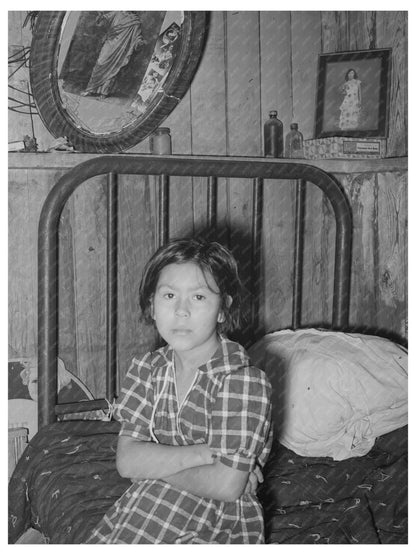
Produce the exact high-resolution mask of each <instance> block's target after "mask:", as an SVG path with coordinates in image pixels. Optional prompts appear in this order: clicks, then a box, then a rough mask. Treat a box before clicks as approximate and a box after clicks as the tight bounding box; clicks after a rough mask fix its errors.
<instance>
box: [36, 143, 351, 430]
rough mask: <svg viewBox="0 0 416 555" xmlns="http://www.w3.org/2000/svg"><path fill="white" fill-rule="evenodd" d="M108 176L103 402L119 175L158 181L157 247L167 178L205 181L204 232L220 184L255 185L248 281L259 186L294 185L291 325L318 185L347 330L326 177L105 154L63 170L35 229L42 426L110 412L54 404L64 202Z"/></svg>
mask: <svg viewBox="0 0 416 555" xmlns="http://www.w3.org/2000/svg"><path fill="white" fill-rule="evenodd" d="M106 174H107V176H108V178H107V179H108V195H107V306H106V309H107V331H106V333H107V352H106V358H107V363H106V398H107V399H109V400H111V401H112V400H113V399H114V397H115V393H116V368H117V364H116V352H117V198H118V183H117V175H118V174H138V175H153V176H159V177H158V187H159V222H158V242H159V244H160V245H162V244H165V243H166V242H167V241H168V239H169V208H168V207H169V176H187V177H206V178H207V218H208V228H209V229H211V230H215V227H216V219H217V179H218V178H251V179H253V225H252V233H253V243H252V244H253V248H252V252H251V266H252V269H253V279H255V278H256V276H257V275H258V271H259V268H260V256H261V230H262V213H263V182H264V180H265V179H284V180H290V181H291V182H292V183H293V185H294V186H295V187H296V211H295V218H296V221H295V245H294V284H293V301H292V327H293V329H296V328H298V327H299V326H300V319H301V299H302V297H301V292H302V262H303V228H304V212H305V190H306V183H307V182H310V183H313V184H314V185H316V186H317V187H319V188H320V189H321V190H322V192H323V193H324V194H325V195H326V196H327V198H328V200H329V201H330V203H331V205H332V208H333V210H334V215H335V221H336V230H335V266H334V292H333V309H332V328H333V329H345V328H346V327H347V326H348V315H349V295H350V273H351V243H352V216H351V210H350V206H349V203H348V200H347V198H346V196H345V194H344V191H343V189H342V187H341V185H340V184H339V183H338V182H337V181H336V180H335V179H334V178H333V177H332V176H331V175H329V174H328V173H326V172H325V171H323V170H321V169H319V168H317V167H315V166H311V165H308V164H307V163H302V162H289V161H286V160H276V159H270V158H248V157H219V156H217V157H216V156H176V155H175V156H173V155H169V156H155V155H136V154H123V155H107V156H99V157H96V158H93V159H91V160H88V161H86V162H83V163H81V164H79V165H77V166H76V167H74V168H73V169H71V170H70V171H68V172H67V173H66V174H65V175H64V176H63V177H62V178H61V179H59V181H58V182H57V183H56V185H55V186H54V188H53V189H52V190H51V191H50V193H49V195H48V196H47V198H46V200H45V203H44V205H43V208H42V212H41V216H40V221H39V231H38V380H39V401H38V402H39V416H38V420H39V428H41V427H43V426H45V425H47V424H50V423H52V422H55V421H56V420H57V417H58V416H61V415H64V414H71V413H74V412H82V411H90V410H96V409H102V408H108V402H107V400H106V399H97V400H92V401H80V402H77V403H68V404H58V401H57V358H58V264H59V262H58V261H59V259H58V243H59V220H60V215H61V213H62V210H63V208H64V206H65V203H66V202H67V200H68V198H69V197H70V196H71V195H72V193H73V192H74V191H75V190H76V188H77V187H78V186H79V185H81V184H82V183H83V182H84V181H86V180H87V179H89V178H91V177H95V176H98V175H106ZM258 307H259V305H258V299H257V298H254V300H253V303H252V307H251V316H252V323H253V324H254V323H255V322H256V321H257V320H256V319H257V318H258Z"/></svg>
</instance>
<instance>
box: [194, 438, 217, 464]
mask: <svg viewBox="0 0 416 555" xmlns="http://www.w3.org/2000/svg"><path fill="white" fill-rule="evenodd" d="M195 447H196V448H197V449H198V450H199V454H200V456H201V458H202V464H203V465H204V464H214V462H215V451H213V450H212V449H210V448H209V447H208V445H207V444H206V443H198V444H196V445H195Z"/></svg>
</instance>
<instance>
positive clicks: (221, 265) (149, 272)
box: [139, 239, 242, 333]
mask: <svg viewBox="0 0 416 555" xmlns="http://www.w3.org/2000/svg"><path fill="white" fill-rule="evenodd" d="M185 262H193V263H194V264H197V266H199V268H200V269H201V271H202V273H203V274H204V275H206V274H210V275H211V276H212V277H213V278H214V281H215V283H216V284H217V286H218V289H219V291H220V297H221V311H222V313H223V314H224V318H225V320H224V322H222V323H220V324H218V331H219V332H221V333H222V332H224V333H227V332H232V331H234V330H235V329H237V328H238V327H239V326H240V318H241V314H240V310H241V309H240V306H241V291H242V286H241V281H240V278H239V276H238V268H237V262H236V260H235V258H234V256H233V255H232V254H231V252H230V251H229V250H228V249H226V248H225V247H223V246H222V245H220V244H219V243H216V242H207V241H205V240H204V239H176V240H173V241H170V242H169V243H168V244H167V245H164V246H163V247H160V248H159V249H158V250H157V251H156V253H155V254H154V255H153V256H152V257H151V258H150V260H149V261H148V263H147V264H146V266H145V269H144V272H143V276H142V280H141V282H140V291H139V296H140V308H141V309H142V313H143V316H144V318H145V320H146V321H147V322H152V323H153V318H152V316H151V303H152V298H153V295H154V293H155V290H156V286H157V283H158V281H159V276H160V274H161V272H162V270H163V268H165V267H166V266H168V265H169V264H184V263H185ZM228 296H230V297H231V298H232V303H231V305H229V299H228Z"/></svg>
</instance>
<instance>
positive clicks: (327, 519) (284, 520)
mask: <svg viewBox="0 0 416 555" xmlns="http://www.w3.org/2000/svg"><path fill="white" fill-rule="evenodd" d="M118 432H119V424H118V422H99V421H95V422H94V421H92V422H86V421H76V422H69V421H67V422H60V423H57V424H52V425H50V426H47V427H45V428H43V429H42V430H41V431H40V432H39V433H38V434H37V436H36V437H35V438H33V440H32V441H31V443H30V444H29V445H28V447H27V448H26V450H25V452H24V454H23V456H22V458H21V459H20V460H19V462H18V464H17V466H16V469H15V471H14V474H13V476H12V478H11V481H10V484H9V543H14V542H15V541H16V540H17V538H18V537H19V536H20V535H21V534H22V533H23V532H24V531H25V530H26V529H27V528H29V527H30V526H31V527H33V528H36V529H37V530H40V531H41V532H42V533H43V534H44V535H45V536H46V538H47V541H49V542H50V543H56V544H64V543H65V544H71V543H83V542H84V541H85V540H86V538H87V537H88V535H89V534H90V532H91V531H92V529H93V528H94V526H95V525H96V523H97V522H98V521H99V520H100V519H101V517H102V516H103V515H104V513H105V512H106V511H107V510H108V509H109V508H110V506H111V505H112V504H113V503H114V502H115V501H116V500H117V499H118V498H119V497H120V496H121V495H122V494H123V492H124V491H125V490H126V489H127V488H128V487H129V485H130V481H129V480H126V479H123V478H121V477H120V476H119V474H118V473H117V470H116V465H115V451H116V443H117V436H118ZM259 495H260V499H261V501H262V504H263V507H264V512H265V525H266V541H267V543H292V544H305V543H407V427H406V428H402V429H400V430H397V431H395V432H391V433H390V434H386V435H385V436H382V437H380V438H378V439H377V441H376V444H375V446H374V447H373V449H372V450H371V451H370V453H368V455H366V456H364V457H358V458H353V459H347V460H344V461H339V462H335V461H333V460H332V459H327V458H311V457H300V456H298V455H296V454H295V453H293V452H292V451H290V450H288V449H286V448H285V447H282V446H278V447H277V448H276V449H275V450H274V451H273V454H272V455H271V457H270V458H269V461H268V463H267V466H266V469H265V482H264V484H263V485H262V486H261V487H260V490H259Z"/></svg>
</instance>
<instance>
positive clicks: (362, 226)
mask: <svg viewBox="0 0 416 555" xmlns="http://www.w3.org/2000/svg"><path fill="white" fill-rule="evenodd" d="M337 178H338V180H339V181H340V182H341V183H342V185H343V186H344V189H345V191H346V193H347V196H348V198H349V200H350V205H351V210H352V215H353V222H354V230H353V250H352V275H351V303H350V325H351V326H357V327H365V326H366V325H368V326H369V325H371V323H373V325H374V322H375V319H376V314H377V295H376V291H375V283H376V271H377V270H376V265H377V256H376V253H375V245H376V232H377V228H376V225H375V224H376V221H377V183H376V175H375V174H371V173H370V174H358V175H356V174H351V175H337Z"/></svg>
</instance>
